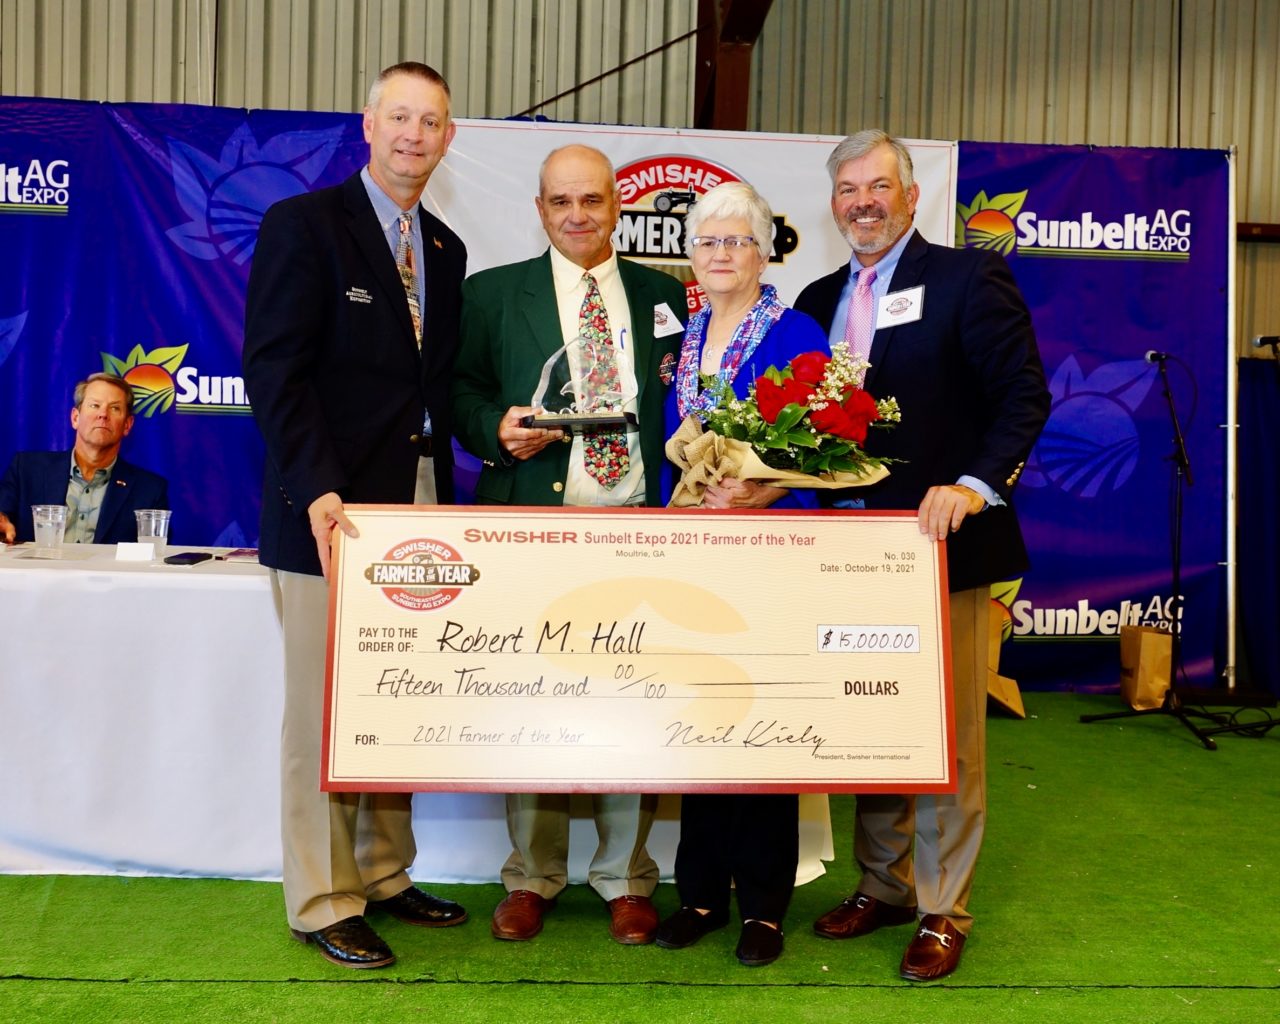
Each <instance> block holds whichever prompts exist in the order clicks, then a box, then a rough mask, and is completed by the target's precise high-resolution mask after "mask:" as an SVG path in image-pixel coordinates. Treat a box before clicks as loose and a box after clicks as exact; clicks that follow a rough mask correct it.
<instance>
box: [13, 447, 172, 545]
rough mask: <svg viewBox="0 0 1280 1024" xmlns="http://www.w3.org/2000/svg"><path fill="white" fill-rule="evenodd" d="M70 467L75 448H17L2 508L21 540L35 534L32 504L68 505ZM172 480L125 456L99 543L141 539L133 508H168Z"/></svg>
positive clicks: (116, 470) (111, 486) (101, 513)
mask: <svg viewBox="0 0 1280 1024" xmlns="http://www.w3.org/2000/svg"><path fill="white" fill-rule="evenodd" d="M70 472H71V450H70V449H68V450H67V451H65V452H18V454H17V455H15V456H14V457H13V461H12V462H10V463H9V468H8V470H6V471H5V474H4V480H2V481H0V512H3V513H4V514H5V515H6V516H8V517H9V520H10V522H12V523H13V525H14V526H15V527H16V528H17V531H18V532H17V536H16V537H15V538H14V540H15V542H16V543H18V544H21V543H23V542H24V541H31V540H34V539H35V527H34V526H33V525H32V523H31V506H32V505H65V504H66V503H67V477H68V474H69V473H70ZM168 507H169V484H168V481H166V480H165V478H164V477H162V476H160V475H158V474H156V473H152V472H151V471H150V470H148V469H142V468H141V467H140V466H135V465H133V464H132V463H129V462H125V460H124V459H122V458H117V459H116V464H115V466H113V467H112V469H111V481H110V482H109V483H108V484H107V493H106V496H105V497H104V498H103V499H102V508H101V509H99V510H98V527H97V529H96V530H94V531H93V542H94V543H95V544H118V543H120V542H121V541H135V540H137V539H138V524H137V522H136V521H135V520H134V518H133V513H134V512H135V511H136V510H137V509H140V508H168Z"/></svg>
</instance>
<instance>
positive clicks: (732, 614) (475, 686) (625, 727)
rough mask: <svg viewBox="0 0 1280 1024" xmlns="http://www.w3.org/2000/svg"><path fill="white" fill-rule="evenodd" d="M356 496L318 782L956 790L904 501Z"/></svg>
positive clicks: (942, 634)
mask: <svg viewBox="0 0 1280 1024" xmlns="http://www.w3.org/2000/svg"><path fill="white" fill-rule="evenodd" d="M345 511H346V512H347V514H348V515H349V516H350V518H351V520H352V522H353V523H354V524H355V525H356V527H357V529H358V530H359V532H360V536H359V538H357V539H355V540H353V539H351V538H349V537H346V536H343V535H342V534H341V532H340V531H335V532H334V536H335V538H336V546H335V551H334V561H333V573H332V586H331V587H330V610H329V663H328V670H327V680H326V687H327V692H326V705H325V731H324V744H323V747H324V750H323V766H322V780H323V781H322V786H323V788H324V789H326V790H329V791H370V790H388V791H401V792H403V791H409V790H443V791H469V790H479V791H495V792H696V791H708V792H711V791H724V792H730V791H744V792H802V791H816V792H837V791H853V792H951V791H954V776H955V753H954V725H953V718H952V712H951V680H950V657H949V651H948V642H949V638H948V635H947V629H946V625H945V624H946V623H947V622H948V615H947V601H946V587H945V580H946V569H945V564H944V559H945V549H944V547H943V546H942V545H940V544H938V543H936V542H934V541H933V540H932V539H930V538H927V537H923V536H921V534H920V532H919V529H918V528H917V525H916V516H915V513H909V514H908V513H872V512H837V511H827V512H803V511H797V512H793V511H790V510H787V511H774V512H763V513H762V512H741V511H733V512H712V511H706V510H679V511H675V510H654V509H599V508H577V507H574V508H537V509H535V508H518V509H495V508H492V507H468V508H450V507H440V506H432V507H430V508H412V507H405V506H348V507H347V508H346V510H345Z"/></svg>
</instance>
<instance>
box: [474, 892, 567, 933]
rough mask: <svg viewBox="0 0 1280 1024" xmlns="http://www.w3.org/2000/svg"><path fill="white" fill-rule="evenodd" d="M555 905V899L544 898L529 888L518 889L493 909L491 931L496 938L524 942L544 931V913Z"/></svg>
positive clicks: (508, 894)
mask: <svg viewBox="0 0 1280 1024" xmlns="http://www.w3.org/2000/svg"><path fill="white" fill-rule="evenodd" d="M553 906H555V900H548V899H544V898H543V897H541V896H539V895H538V894H537V893H536V892H530V891H529V890H528V889H516V890H515V891H514V892H509V893H507V898H506V899H505V900H503V901H502V902H501V903H499V904H498V906H497V907H496V908H495V910H494V911H493V924H492V925H491V926H490V931H492V932H493V937H494V938H495V939H507V940H510V941H512V942H523V941H524V940H525V939H531V938H533V937H534V936H535V935H537V934H538V932H540V931H542V915H543V914H545V913H546V912H547V911H548V910H550V909H551V908H552V907H553Z"/></svg>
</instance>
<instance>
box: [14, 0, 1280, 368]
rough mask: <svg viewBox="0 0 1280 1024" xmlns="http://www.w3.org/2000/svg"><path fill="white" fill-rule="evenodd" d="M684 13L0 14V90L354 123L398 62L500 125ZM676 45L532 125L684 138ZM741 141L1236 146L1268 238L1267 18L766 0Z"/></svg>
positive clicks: (274, 9)
mask: <svg viewBox="0 0 1280 1024" xmlns="http://www.w3.org/2000/svg"><path fill="white" fill-rule="evenodd" d="M696 13H697V0H0V90H3V91H4V92H5V93H7V94H10V95H32V96H57V97H66V98H71V99H100V100H113V101H122V100H131V101H158V102H183V103H217V104H223V105H228V106H248V107H281V108H305V109H312V110H355V109H358V108H359V107H360V106H361V105H362V102H363V97H364V94H365V91H366V89H367V86H368V81H369V77H370V75H371V74H373V73H375V72H376V71H377V70H378V69H379V68H381V67H384V66H385V65H387V64H390V63H393V62H395V61H397V60H403V59H408V58H413V59H419V60H425V61H427V62H428V63H431V64H434V65H435V66H436V67H438V68H440V70H441V71H443V72H444V73H445V75H446V76H447V77H448V78H449V81H450V84H451V86H452V88H453V92H454V108H455V112H456V113H457V114H458V115H459V116H468V117H506V116H509V115H511V114H517V113H521V112H523V111H525V110H527V109H528V108H530V107H532V106H533V105H534V104H537V103H541V102H542V101H544V100H546V99H549V98H550V97H552V96H555V95H557V94H558V93H561V92H564V91H566V90H569V89H572V88H573V86H574V85H575V84H576V83H578V82H583V81H586V80H588V79H590V78H593V77H594V76H596V75H598V74H600V73H601V72H603V71H606V70H609V69H611V68H614V67H617V66H618V65H620V64H622V63H624V62H626V61H628V60H631V59H633V58H635V57H638V56H640V55H641V54H643V53H645V52H647V51H649V50H651V49H654V48H657V47H660V46H663V45H664V44H666V43H669V42H671V41H672V40H675V39H677V38H678V37H680V36H682V35H684V34H685V33H688V32H689V31H691V30H692V29H693V27H694V23H695V18H696ZM694 73H695V67H694V43H693V40H692V38H689V39H685V40H683V41H681V42H677V43H675V45H673V46H670V47H669V48H668V49H666V50H665V51H663V53H662V54H661V55H659V56H655V57H653V58H651V59H649V60H646V61H643V62H641V63H639V64H637V65H636V66H634V67H632V68H630V69H628V70H627V71H625V72H623V73H621V74H620V75H616V76H612V77H610V78H608V79H606V80H605V81H603V82H601V83H598V84H595V85H591V86H588V87H586V88H585V89H583V90H582V91H581V92H578V93H576V94H575V95H573V96H571V97H568V98H566V99H563V100H559V101H557V102H555V103H553V104H550V105H547V106H544V107H541V108H540V109H539V113H542V114H545V115H546V116H548V117H552V118H556V119H560V120H575V121H590V122H605V123H626V124H652V125H668V126H688V125H689V124H690V123H691V121H692V118H693V111H692V95H693V79H694ZM750 111H751V112H750V121H749V123H750V124H751V126H752V127H753V128H756V129H758V130H763V131H779V132H822V133H831V134H840V133H843V132H846V131H850V130H853V129H855V128H858V127H863V126H867V125H871V124H879V125H883V126H885V127H887V128H889V129H890V130H893V131H896V132H898V133H900V134H903V135H909V136H918V137H925V138H964V139H987V140H1004V141H1011V142H1057V143H1078V142H1088V143H1094V144H1096V145H1135V146H1209V147H1220V148H1225V147H1228V146H1230V145H1233V144H1234V145H1236V146H1237V147H1238V151H1239V160H1238V163H1237V172H1238V188H1239V207H1238V211H1237V213H1238V217H1239V219H1240V220H1246V221H1259V222H1263V223H1273V224H1274V223H1280V174H1277V173H1276V168H1277V167H1280V130H1277V129H1278V126H1280V0H774V3H773V7H772V9H771V11H770V14H769V17H768V19H767V21H766V22H765V27H764V32H763V35H762V37H761V40H760V43H759V45H758V46H757V48H756V54H755V63H754V71H753V89H752V95H751V97H750ZM1278 250H1280V247H1278V246H1268V245H1242V246H1241V247H1240V261H1239V265H1240V280H1239V284H1240V293H1239V295H1240V303H1239V307H1240V308H1239V317H1238V320H1239V323H1238V336H1239V338H1240V343H1241V345H1242V346H1243V345H1244V344H1245V343H1246V342H1247V339H1248V338H1249V337H1251V336H1252V335H1253V334H1255V333H1267V334H1274V333H1277V331H1280V252H1278Z"/></svg>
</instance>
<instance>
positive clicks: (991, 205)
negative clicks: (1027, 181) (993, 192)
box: [986, 188, 1027, 220]
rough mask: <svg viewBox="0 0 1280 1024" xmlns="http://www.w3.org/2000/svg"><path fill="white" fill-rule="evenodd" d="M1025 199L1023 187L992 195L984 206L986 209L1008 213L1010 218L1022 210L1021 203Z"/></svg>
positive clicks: (1025, 192) (1025, 194)
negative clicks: (1015, 190) (1016, 190)
mask: <svg viewBox="0 0 1280 1024" xmlns="http://www.w3.org/2000/svg"><path fill="white" fill-rule="evenodd" d="M1026 201H1027V189H1025V188H1024V189H1023V190H1022V191H1021V192H1002V193H1001V194H1000V195H998V196H992V197H991V199H989V200H988V201H987V206H986V208H987V209H988V210H1000V211H1001V212H1003V213H1005V214H1008V216H1009V219H1010V220H1012V219H1013V218H1014V217H1016V216H1017V215H1018V214H1019V213H1021V212H1022V204H1023V203H1025V202H1026Z"/></svg>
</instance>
